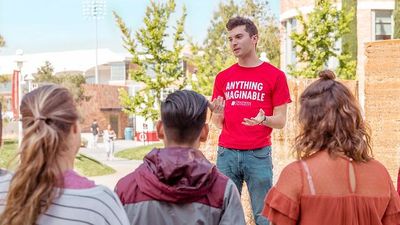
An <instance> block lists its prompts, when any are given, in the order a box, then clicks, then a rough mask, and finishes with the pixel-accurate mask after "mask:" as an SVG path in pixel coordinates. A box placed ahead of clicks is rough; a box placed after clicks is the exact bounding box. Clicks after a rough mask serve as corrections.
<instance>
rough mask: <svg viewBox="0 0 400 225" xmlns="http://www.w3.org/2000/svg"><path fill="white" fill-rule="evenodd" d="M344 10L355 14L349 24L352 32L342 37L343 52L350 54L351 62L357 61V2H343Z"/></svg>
mask: <svg viewBox="0 0 400 225" xmlns="http://www.w3.org/2000/svg"><path fill="white" fill-rule="evenodd" d="M342 10H343V11H344V12H354V13H353V15H352V18H351V20H350V23H349V28H350V32H348V33H344V34H343V36H342V51H343V52H345V53H348V54H349V55H350V59H351V60H355V61H357V48H358V42H357V13H356V12H357V0H342ZM345 58H346V56H345ZM346 60H348V59H346ZM344 62H346V61H344Z"/></svg>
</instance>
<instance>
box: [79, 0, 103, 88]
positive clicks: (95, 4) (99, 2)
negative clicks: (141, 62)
mask: <svg viewBox="0 0 400 225" xmlns="http://www.w3.org/2000/svg"><path fill="white" fill-rule="evenodd" d="M105 9H106V1H105V0H84V1H83V15H84V16H86V17H87V18H90V19H94V20H95V24H96V66H95V70H94V80H95V84H98V83H99V69H98V53H97V49H98V46H99V43H98V37H97V21H98V20H100V19H102V18H103V16H104V15H105V12H106V10H105Z"/></svg>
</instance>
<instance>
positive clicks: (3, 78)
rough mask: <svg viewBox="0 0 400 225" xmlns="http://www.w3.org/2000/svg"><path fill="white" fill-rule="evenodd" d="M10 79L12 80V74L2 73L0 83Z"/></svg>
mask: <svg viewBox="0 0 400 225" xmlns="http://www.w3.org/2000/svg"><path fill="white" fill-rule="evenodd" d="M10 81H11V76H10V75H8V74H2V75H0V83H1V84H3V83H7V82H10Z"/></svg>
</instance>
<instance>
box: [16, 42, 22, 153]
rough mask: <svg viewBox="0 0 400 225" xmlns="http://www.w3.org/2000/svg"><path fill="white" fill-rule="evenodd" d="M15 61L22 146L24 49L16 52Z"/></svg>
mask: <svg viewBox="0 0 400 225" xmlns="http://www.w3.org/2000/svg"><path fill="white" fill-rule="evenodd" d="M15 55H16V57H15V62H16V63H17V70H18V81H17V82H18V94H17V99H18V106H17V109H18V117H17V118H18V146H21V141H22V121H21V110H20V106H21V98H22V84H21V82H22V72H21V71H22V66H23V64H24V60H23V55H24V51H23V50H22V49H18V50H17V51H16V52H15Z"/></svg>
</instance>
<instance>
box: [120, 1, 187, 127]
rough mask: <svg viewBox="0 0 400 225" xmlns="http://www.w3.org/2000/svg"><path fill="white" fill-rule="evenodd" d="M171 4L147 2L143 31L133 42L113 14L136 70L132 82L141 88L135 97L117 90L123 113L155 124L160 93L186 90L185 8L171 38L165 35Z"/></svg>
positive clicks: (171, 9) (138, 32) (160, 97)
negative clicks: (183, 59) (169, 43)
mask: <svg viewBox="0 0 400 225" xmlns="http://www.w3.org/2000/svg"><path fill="white" fill-rule="evenodd" d="M175 8H176V4H175V1H174V0H168V1H167V2H166V3H156V2H155V1H150V5H149V6H148V7H147V8H146V16H145V17H144V19H143V23H144V27H142V28H140V29H139V30H138V31H137V32H136V33H135V37H136V40H135V39H134V38H133V37H132V35H131V31H130V29H129V28H128V27H127V25H126V24H125V22H124V21H123V20H122V18H121V17H120V16H119V15H118V14H117V13H116V12H114V17H115V18H116V21H117V24H118V27H119V28H120V30H121V32H122V39H123V42H124V47H125V48H126V49H127V50H128V51H129V52H130V54H131V55H132V63H133V64H135V65H136V67H135V68H134V69H133V70H132V71H130V75H131V78H132V79H133V80H134V81H137V82H139V83H140V84H141V85H142V86H141V88H140V90H138V91H137V92H136V93H135V95H134V96H130V95H129V94H128V93H127V91H126V90H124V89H120V96H119V97H120V102H121V104H122V106H123V107H124V111H125V112H127V113H129V114H136V115H140V116H143V117H144V118H145V119H152V120H156V119H157V118H158V117H159V104H160V103H161V100H162V97H163V96H162V93H163V92H164V91H166V90H167V89H169V88H175V89H182V88H184V87H185V86H186V82H187V81H186V76H185V73H184V72H183V66H182V61H181V60H182V59H181V51H182V49H183V43H182V41H183V40H184V37H183V33H184V23H185V19H186V8H185V6H184V7H183V9H182V10H183V13H182V16H181V17H180V19H178V20H177V21H176V26H175V27H174V32H173V34H172V35H171V34H169V33H168V28H169V26H168V22H169V19H170V17H171V15H172V13H174V12H175ZM170 36H172V41H173V44H172V49H168V48H167V47H166V41H167V38H169V37H170Z"/></svg>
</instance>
